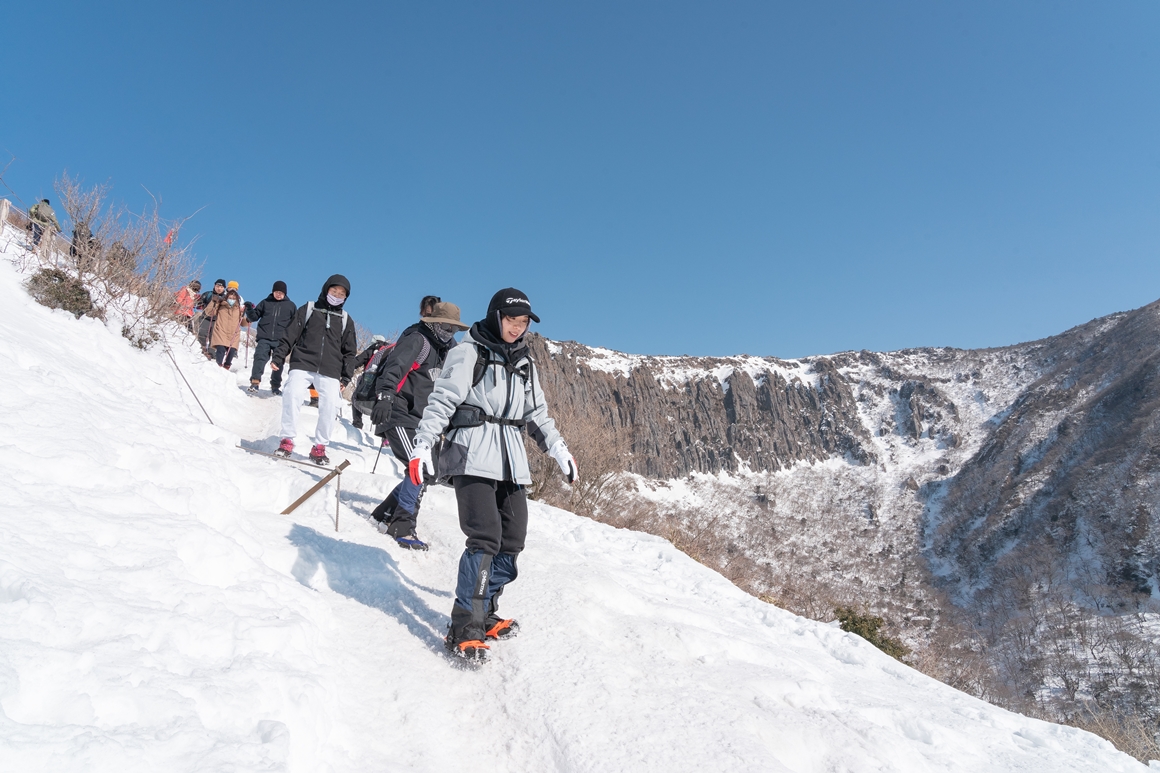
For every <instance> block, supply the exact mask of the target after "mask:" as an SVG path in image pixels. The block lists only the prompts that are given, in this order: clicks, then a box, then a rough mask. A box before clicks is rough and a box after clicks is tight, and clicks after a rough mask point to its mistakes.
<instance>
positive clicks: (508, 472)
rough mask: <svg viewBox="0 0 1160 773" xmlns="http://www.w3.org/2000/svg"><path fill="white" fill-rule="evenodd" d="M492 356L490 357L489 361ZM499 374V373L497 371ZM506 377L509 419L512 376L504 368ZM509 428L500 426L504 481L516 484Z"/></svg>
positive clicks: (504, 415) (505, 411)
mask: <svg viewBox="0 0 1160 773" xmlns="http://www.w3.org/2000/svg"><path fill="white" fill-rule="evenodd" d="M490 358H491V355H490V354H489V355H488V359H490ZM497 372H498V371H497ZM503 372H504V375H505V376H506V378H507V402H506V403H505V404H504V407H503V418H505V419H506V418H508V411H510V410H511V407H512V374H511V373H509V372H508V370H507V367H506V366H505V367H504V371H503ZM508 429H509V428H508V427H507V426H506V425H504V424H501V425H499V448H500V455H501V456H502V457H503V477H504V480H510V481H511V482H512V483H515V482H516V476H515V473H514V471H513V470H512V468H511V457H510V456H509V454H508V447H507V431H508Z"/></svg>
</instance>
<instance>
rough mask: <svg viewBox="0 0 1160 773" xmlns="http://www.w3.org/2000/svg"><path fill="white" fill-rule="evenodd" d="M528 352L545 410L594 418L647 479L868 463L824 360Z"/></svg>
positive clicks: (862, 434)
mask: <svg viewBox="0 0 1160 773" xmlns="http://www.w3.org/2000/svg"><path fill="white" fill-rule="evenodd" d="M533 351H534V356H535V357H536V361H537V362H538V363H540V378H541V381H542V382H543V384H544V388H545V390H547V391H548V393H549V394H550V395H551V396H552V400H553V401H554V402H557V403H564V404H566V405H567V406H568V407H570V408H572V409H575V410H583V411H598V412H600V413H602V414H603V415H604V416H605V417H606V418H607V422H608V424H609V426H611V427H612V428H613V429H614V431H615V432H616V433H617V434H618V435H621V436H623V437H625V438H626V440H627V441H628V447H630V448H631V449H632V455H631V457H630V458H629V459H627V460H626V467H627V469H629V470H631V471H632V472H636V473H639V474H641V475H645V476H647V477H652V478H676V477H681V476H684V475H687V474H688V473H690V472H707V473H715V472H721V471H728V472H736V471H737V470H739V469H741V468H748V469H751V470H760V471H764V470H780V469H783V468H785V467H787V466H789V465H793V464H795V463H797V462H802V461H820V460H822V459H829V458H833V457H839V458H845V459H848V460H849V461H851V462H852V463H855V464H867V463H869V462H872V461H873V460H874V451H873V450H872V444H871V442H870V436H869V435H868V433H867V431H866V428H865V427H864V426H863V423H862V421H861V420H860V419H859V417H858V408H857V402H856V401H855V399H854V395H853V393H852V392H851V383H850V381H849V379H847V378H845V377H844V376H843V375H842V374H841V373H839V372H838V370H837V369H836V368H835V367H834V365H833V364H832V363H831V362H830V361H829V360H828V359H826V358H824V357H819V358H815V359H812V360H810V361H808V363H807V362H805V361H803V362H788V361H784V360H776V359H773V358H768V359H767V358H757V357H725V358H694V357H636V358H630V357H627V356H624V355H619V354H616V353H613V352H606V351H604V350H599V349H591V348H589V347H586V346H582V345H580V344H576V343H573V342H560V343H558V342H554V341H546V340H544V339H542V338H537V339H535V341H534V342H533Z"/></svg>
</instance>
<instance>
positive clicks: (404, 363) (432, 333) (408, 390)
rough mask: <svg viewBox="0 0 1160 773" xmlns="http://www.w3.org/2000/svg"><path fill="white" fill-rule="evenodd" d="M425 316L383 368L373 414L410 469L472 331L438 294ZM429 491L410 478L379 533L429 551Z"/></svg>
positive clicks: (384, 510)
mask: <svg viewBox="0 0 1160 773" xmlns="http://www.w3.org/2000/svg"><path fill="white" fill-rule="evenodd" d="M419 313H420V317H419V321H418V322H416V323H415V324H414V325H411V326H410V327H409V328H407V329H406V330H404V331H403V333H402V335H400V336H399V340H398V342H397V343H396V344H395V347H394V348H393V349H391V350H390V352H389V353H388V354H387V355H386V357H385V359H384V360H383V362H382V364H381V365H379V368H378V371H377V373H378V375H377V376H376V378H375V389H374V394H375V406H374V409H373V410H372V411H371V421H372V422H374V425H375V430H374V431H375V434H376V435H379V436H380V437H384V438H386V441H387V442H388V443H390V445H391V452H392V453H393V454H394V455H395V457H396V458H397V459H399V461H401V462H402V463H403V464H404V465H405V464H407V462H408V460H409V459H410V457H411V450H412V449H413V448H414V443H415V428H416V427H418V426H419V419H420V418H422V416H423V409H424V408H426V407H427V398H428V397H429V396H430V394H431V388H432V385H433V384H434V382H435V379H436V378H438V377H439V373H440V371H441V370H442V368H443V361H444V359H445V358H446V357H447V353H448V352H449V351H451V348H452V347H453V346H455V334H456V333H457V332H459V331H462V330H467V327H468V326H467V325H465V324H463V323H462V322H460V320H459V307H458V306H456V305H455V304H454V303H445V302H443V301H442V300H441V299H439V298H437V297H435V296H427V297H425V298H424V299H423V301H422V302H421V303H420V305H419ZM424 489H425V485H424V484H422V483H419V484H416V483H412V482H411V480H410V479H409V478H407V477H406V476H404V478H403V481H402V482H401V483H400V484H399V485H398V486H395V488H394V490H393V491H391V493H390V494H388V495H387V498H386V499H385V500H383V502H382V503H381V504H380V505H379V506H378V507H376V508H375V510H374V512H373V513H372V515H373V516H374V518H375V521H377V522H378V527H379V531H381V532H383V533H384V534H388V535H390V536H391V537H394V539H395V542H397V543H398V544H399V546H400V547H404V548H409V549H412V550H426V549H427V545H426V543H424V542H423V541H422V540H420V539H419V537H418V536H417V535H416V534H415V527H416V525H417V522H418V516H419V503H420V502H421V501H422V499H423V491H424Z"/></svg>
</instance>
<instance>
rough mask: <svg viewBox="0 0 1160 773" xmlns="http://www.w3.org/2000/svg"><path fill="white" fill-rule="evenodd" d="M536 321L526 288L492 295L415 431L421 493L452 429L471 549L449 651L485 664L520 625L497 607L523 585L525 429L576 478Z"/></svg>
mask: <svg viewBox="0 0 1160 773" xmlns="http://www.w3.org/2000/svg"><path fill="white" fill-rule="evenodd" d="M533 321H535V322H539V321H540V318H539V317H537V316H536V315H535V314H534V313H533V312H532V304H531V302H530V301H529V300H528V297H527V296H526V295H524V294H523V293H522V292H520V291H519V290H516V289H515V288H512V287H509V288H506V289H503V290H500V291H499V292H498V293H496V294H495V296H493V297H492V299H491V303H490V304H489V305H488V309H487V317H485V318H484V319H482V320H480V321H479V322H477V323H475V324H474V325H472V327H471V330H470V331H469V332H468V333H467V334H466V335H465V336H464V337H463V340H462V341H461V342H460V343H459V345H458V346H456V347H455V348H454V349H452V350H451V352H450V353H449V354H448V355H447V359H446V361H445V362H444V363H443V370H442V372H441V373H440V374H439V378H438V379H437V380H436V381H435V385H434V387H433V389H432V391H431V396H430V397H429V398H428V399H427V408H426V409H425V410H424V411H423V419H422V420H421V421H420V422H419V427H418V429H417V430H416V431H415V443H414V450H413V451H412V452H411V459H410V464H409V465H408V469H407V471H408V474H409V475H410V477H411V482H412V483H414V484H415V485H419V484H421V483H423V482H424V481H425V480H426V479H427V478H428V477H432V476H434V475H435V472H436V470H435V464H434V462H433V460H432V451H431V450H432V448H434V447H435V445H436V443H437V442H438V441H439V438H440V436H441V435H443V434H444V432H445V431H446V437H445V438H444V444H443V448H442V450H441V451H440V453H439V476H440V478H444V477H448V476H449V477H450V479H451V482H452V483H453V484H454V486H455V498H456V500H457V501H458V503H459V527H460V528H461V529H462V530H463V533H464V534H465V535H466V537H467V544H466V549H465V550H464V551H463V555H462V556H461V557H460V559H459V579H458V582H457V584H456V589H455V603H454V605H453V606H452V608H451V626H450V628H449V629H448V631H447V638H446V639H445V641H444V643H445V645H446V647H447V649H448V651H449V652H451V653H452V654H454V655H458V656H459V657H463V658H468V659H483V658H485V657H486V654H487V650H488V644H487V640H488V639H503V638H507V637H509V636H513V635H515V633H516V631H517V630H518V626H517V624H516V622H515V621H514V620H505V619H503V618H501V617H500V616H499V614H498V599H499V595H500V594H501V593H502V592H503V589H504V587H505V586H506V585H507V584H508V583H510V582H512V581H513V580H515V578H516V575H517V573H518V572H517V569H516V558H517V556H518V555H519V553H520V551H522V550H523V548H524V539H525V537H526V535H527V531H528V502H527V492H526V491H525V489H524V486H526V485H528V484H529V483H531V482H532V476H531V472H530V470H529V469H528V456H527V450H526V449H525V448H524V438H523V434H522V430H523V429H525V428H526V429H527V430H528V434H529V435H530V436H531V437H532V439H533V440H535V441H536V443H537V444H538V445H539V446H540V448H541V449H543V450H544V451H545V452H546V453H548V454H549V455H550V456H551V457H552V458H553V459H554V460H555V461H556V463H557V464H558V465H559V466H560V469H561V471H563V473H564V475H565V476H566V477H567V479H568V481H569V482H575V480H576V478H577V468H576V460H575V459H573V458H572V454H571V452H569V451H568V446H567V445H566V444H565V443H564V439H563V438H562V437H560V433H559V432H557V431H556V423H555V422H554V421H553V420H552V419H551V418H550V417H549V416H548V406H547V404H546V402H545V399H544V390H543V389H541V388H540V380H539V378H538V377H537V376H536V369H535V364H534V363H533V362H532V360H531V357H530V356H529V354H528V347H527V344H526V343H525V342H524V335H525V334H526V333H527V331H528V326H529V324H530V323H531V322H533Z"/></svg>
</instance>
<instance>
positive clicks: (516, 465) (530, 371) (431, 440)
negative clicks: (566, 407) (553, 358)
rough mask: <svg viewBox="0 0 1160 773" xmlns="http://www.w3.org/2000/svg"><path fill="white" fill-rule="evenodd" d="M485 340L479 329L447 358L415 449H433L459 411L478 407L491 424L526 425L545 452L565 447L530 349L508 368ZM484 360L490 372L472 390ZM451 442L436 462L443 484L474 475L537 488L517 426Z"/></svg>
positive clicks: (479, 429) (454, 435) (464, 432)
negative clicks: (561, 444)
mask: <svg viewBox="0 0 1160 773" xmlns="http://www.w3.org/2000/svg"><path fill="white" fill-rule="evenodd" d="M482 339H484V336H483V335H481V334H480V332H479V329H478V323H477V325H476V326H473V327H472V329H471V331H470V332H468V333H466V334H464V336H463V341H462V342H461V343H460V344H459V345H458V346H456V347H455V348H453V349H452V350H451V351H450V352H448V354H447V359H446V360H445V361H444V363H443V371H442V372H441V373H440V374H439V377H438V378H437V379H436V381H435V385H434V386H433V387H432V390H431V396H430V397H429V398H427V408H426V409H425V410H424V411H423V418H422V420H421V421H420V422H419V428H418V429H417V430H416V431H415V445H416V446H419V445H426V446H428V447H433V446H434V445H435V443H436V442H437V441H438V440H439V436H440V435H441V434H443V431H444V429H445V428H447V427H448V424H449V423H450V422H451V417H452V415H453V414H455V412H456V409H457V408H459V407H460V406H465V407H466V406H475V407H477V408H480V409H482V413H485V414H487V415H489V416H491V417H492V418H497V419H502V420H507V421H509V422H519V421H525V422H527V430H528V434H529V435H531V437H532V439H533V440H535V441H536V442H537V443H538V444H539V446H540V448H541V449H542V450H543V451H545V452H546V451H547V450H548V449H550V448H552V447H553V446H555V445H556V444H557V443H563V442H564V439H563V438H562V437H560V433H559V432H558V431H557V430H556V422H554V421H553V420H552V419H551V418H550V417H549V416H548V407H547V405H545V403H544V390H543V389H541V388H540V379H539V377H538V376H537V375H536V370H535V366H534V365H533V364H532V361H531V359H530V358H529V357H528V356H527V349H525V348H519V349H517V350H516V352H515V356H516V361H515V363H514V364H512V365H511V366H510V367H509V366H508V365H507V363H506V359H505V358H504V357H503V356H502V355H501V354H500V353H497V352H495V351H493V349H492V348H491V347H488V346H487V345H486V344H484V343H482V342H481V341H482ZM481 356H482V357H485V358H486V362H487V367H486V369H485V370H484V372H483V378H482V379H480V381H479V383H478V384H475V385H474V386H472V383H471V382H472V380H473V379H474V376H475V372H476V362H477V361H478V360H479V358H480V357H481ZM446 440H447V442H446V445H444V447H443V450H442V452H441V453H440V454H439V459H438V461H437V466H438V473H439V477H440V478H446V477H450V476H454V475H475V476H478V477H481V478H490V479H492V480H501V481H502V480H508V481H513V482H515V483H519V484H522V485H528V484H529V483H531V482H532V476H531V473H530V471H529V470H528V452H527V449H526V448H524V438H523V433H522V432H521V429H520V427H518V426H515V425H514V424H499V423H494V422H490V421H484V422H483V423H481V424H479V426H474V427H460V428H453V429H447V437H446Z"/></svg>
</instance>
